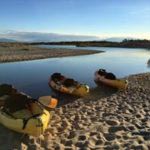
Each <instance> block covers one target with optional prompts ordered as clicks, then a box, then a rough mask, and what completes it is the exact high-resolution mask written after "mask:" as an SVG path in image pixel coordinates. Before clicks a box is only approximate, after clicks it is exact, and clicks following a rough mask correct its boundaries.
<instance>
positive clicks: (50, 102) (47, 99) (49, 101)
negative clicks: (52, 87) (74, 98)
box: [38, 96, 58, 108]
mask: <svg viewBox="0 0 150 150" xmlns="http://www.w3.org/2000/svg"><path fill="white" fill-rule="evenodd" d="M38 101H39V102H41V103H42V104H43V105H45V106H47V107H49V108H55V107H56V106H57V103H58V100H57V99H55V98H52V97H51V96H42V97H40V98H39V99H38Z"/></svg>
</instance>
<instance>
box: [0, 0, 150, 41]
mask: <svg viewBox="0 0 150 150" xmlns="http://www.w3.org/2000/svg"><path fill="white" fill-rule="evenodd" d="M0 19H1V21H0V32H6V31H9V30H14V31H24V32H45V33H46V32H47V33H59V34H73V35H93V36H99V37H122V36H123V37H125V36H126V37H137V38H149V39H150V0H0Z"/></svg>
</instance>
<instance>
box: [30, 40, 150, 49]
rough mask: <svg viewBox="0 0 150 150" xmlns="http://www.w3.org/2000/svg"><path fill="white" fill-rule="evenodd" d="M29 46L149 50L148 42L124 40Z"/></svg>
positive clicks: (48, 43)
mask: <svg viewBox="0 0 150 150" xmlns="http://www.w3.org/2000/svg"><path fill="white" fill-rule="evenodd" d="M30 44H31V45H37V44H39V45H41V44H45V45H76V46H79V47H86V46H98V47H124V48H150V41H149V40H128V39H124V40H123V41H122V42H108V41H71V42H39V43H30Z"/></svg>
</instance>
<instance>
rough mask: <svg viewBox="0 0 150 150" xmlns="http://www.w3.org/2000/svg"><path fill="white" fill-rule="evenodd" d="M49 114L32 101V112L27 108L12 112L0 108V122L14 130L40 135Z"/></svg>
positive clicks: (45, 126)
mask: <svg viewBox="0 0 150 150" xmlns="http://www.w3.org/2000/svg"><path fill="white" fill-rule="evenodd" d="M50 117H51V114H50V113H49V112H48V111H46V110H44V109H42V108H40V107H39V106H38V105H37V104H36V103H32V113H31V112H30V111H29V110H28V109H22V110H20V111H17V112H15V113H13V114H9V113H8V112H5V111H4V110H3V109H2V108H1V109H0V123H1V124H2V125H4V126H5V127H7V128H9V129H12V130H14V131H16V132H20V133H25V134H29V135H32V136H39V135H41V134H42V133H43V132H44V131H45V129H47V127H48V123H49V120H50Z"/></svg>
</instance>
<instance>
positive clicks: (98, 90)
mask: <svg viewBox="0 0 150 150" xmlns="http://www.w3.org/2000/svg"><path fill="white" fill-rule="evenodd" d="M96 85H97V87H95V88H92V89H90V93H89V94H88V95H87V96H86V97H85V99H91V100H95V101H96V100H99V99H101V98H104V97H109V96H111V95H112V94H114V93H116V92H117V91H118V89H116V88H112V87H109V86H106V85H104V84H102V83H96Z"/></svg>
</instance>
